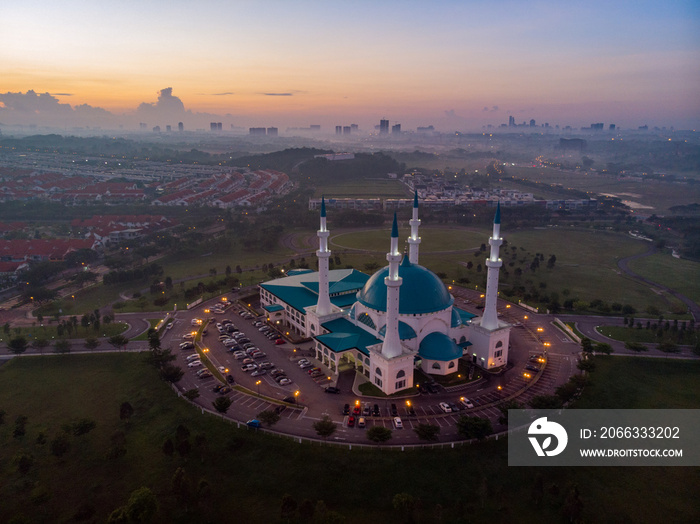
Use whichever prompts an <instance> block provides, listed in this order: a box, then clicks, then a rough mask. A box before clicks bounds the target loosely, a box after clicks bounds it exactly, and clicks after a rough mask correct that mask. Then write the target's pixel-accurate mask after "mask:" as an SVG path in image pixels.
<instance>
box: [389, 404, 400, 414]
mask: <svg viewBox="0 0 700 524" xmlns="http://www.w3.org/2000/svg"><path fill="white" fill-rule="evenodd" d="M398 414H399V410H398V409H396V404H392V405H391V416H392V417H396V416H398Z"/></svg>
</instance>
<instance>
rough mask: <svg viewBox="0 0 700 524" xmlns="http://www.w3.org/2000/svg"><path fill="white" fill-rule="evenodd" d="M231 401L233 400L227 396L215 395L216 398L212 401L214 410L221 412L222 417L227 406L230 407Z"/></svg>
mask: <svg viewBox="0 0 700 524" xmlns="http://www.w3.org/2000/svg"><path fill="white" fill-rule="evenodd" d="M232 403H233V401H232V400H231V399H230V398H228V397H217V398H216V400H215V401H214V402H212V405H213V406H214V409H216V411H218V412H219V413H221V418H224V415H225V414H226V412H227V411H228V408H230V407H231V404H232Z"/></svg>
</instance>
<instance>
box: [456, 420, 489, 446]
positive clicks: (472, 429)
mask: <svg viewBox="0 0 700 524" xmlns="http://www.w3.org/2000/svg"><path fill="white" fill-rule="evenodd" d="M457 431H458V432H459V434H460V435H462V436H463V437H464V438H466V439H473V438H475V439H478V440H484V439H485V438H486V437H487V436H489V435H490V434H491V433H493V428H492V427H491V421H490V420H489V419H487V418H482V417H466V416H461V417H459V419H458V420H457Z"/></svg>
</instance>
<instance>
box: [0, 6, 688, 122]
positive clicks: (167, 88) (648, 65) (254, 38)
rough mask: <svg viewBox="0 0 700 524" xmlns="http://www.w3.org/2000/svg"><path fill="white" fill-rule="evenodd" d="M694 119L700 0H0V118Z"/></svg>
mask: <svg viewBox="0 0 700 524" xmlns="http://www.w3.org/2000/svg"><path fill="white" fill-rule="evenodd" d="M510 115H512V116H514V117H515V120H516V122H518V123H521V122H523V121H528V122H529V120H530V119H531V118H534V119H536V121H537V123H538V124H540V123H544V122H549V123H550V124H551V125H555V124H558V125H561V126H562V127H563V126H565V125H572V126H575V127H578V126H584V125H590V124H591V123H593V122H604V123H606V125H607V124H608V123H616V124H617V125H618V126H621V127H624V128H630V127H632V128H636V127H637V126H639V125H644V124H648V125H650V126H652V125H658V126H669V127H670V126H674V127H675V128H677V129H695V128H698V127H700V2H698V1H697V0H685V1H681V0H679V1H675V0H664V1H660V0H656V1H647V0H636V1H616V0H609V1H605V2H603V1H598V0H587V1H578V0H570V1H566V2H561V1H555V0H542V1H536V0H535V1H531V0H520V1H501V0H485V1H481V0H459V1H447V0H445V1H441V0H433V1H425V0H422V1H413V0H396V1H394V0H374V1H365V0H353V1H348V0H345V1H342V2H340V1H333V0H318V1H316V0H257V1H254V0H251V1H248V0H198V1H197V2H192V1H190V0H186V1H185V0H165V1H162V0H139V1H134V0H120V1H119V2H99V1H98V2H96V1H94V0H61V1H60V2H58V1H55V0H21V1H20V0H7V1H5V2H3V6H2V7H0V124H5V125H13V124H29V123H34V124H40V125H58V126H70V125H103V126H107V127H109V125H114V124H117V123H119V124H121V125H124V126H125V127H129V126H134V125H138V122H144V123H146V124H147V125H148V126H149V127H152V126H155V125H160V126H161V127H164V126H165V125H168V124H170V125H172V126H173V127H176V126H177V122H178V121H182V122H184V123H185V125H186V127H205V125H206V127H208V122H210V121H221V122H223V126H224V128H225V129H228V128H229V127H230V126H231V125H234V126H241V127H249V126H277V127H279V128H280V129H281V130H283V129H284V128H286V127H288V126H298V127H307V126H309V125H311V124H320V125H322V126H324V127H326V128H329V129H330V128H332V127H334V126H335V125H350V124H351V123H357V124H359V125H360V127H361V128H363V129H366V130H370V129H373V128H374V126H375V125H376V124H378V122H379V120H380V119H381V118H386V119H388V120H390V122H391V123H392V124H394V123H401V124H402V127H403V129H404V130H410V129H415V127H416V126H427V125H434V126H435V127H436V128H438V129H440V130H444V131H453V130H458V131H462V130H475V129H480V128H481V126H483V125H486V124H493V125H499V124H501V123H506V122H508V117H509V116H510Z"/></svg>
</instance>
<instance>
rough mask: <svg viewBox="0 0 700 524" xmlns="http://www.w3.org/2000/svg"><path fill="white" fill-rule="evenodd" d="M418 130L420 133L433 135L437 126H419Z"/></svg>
mask: <svg viewBox="0 0 700 524" xmlns="http://www.w3.org/2000/svg"><path fill="white" fill-rule="evenodd" d="M416 130H417V131H418V132H419V133H432V132H433V131H435V126H423V127H421V126H419V127H418V128H417V129H416Z"/></svg>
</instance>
